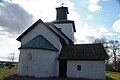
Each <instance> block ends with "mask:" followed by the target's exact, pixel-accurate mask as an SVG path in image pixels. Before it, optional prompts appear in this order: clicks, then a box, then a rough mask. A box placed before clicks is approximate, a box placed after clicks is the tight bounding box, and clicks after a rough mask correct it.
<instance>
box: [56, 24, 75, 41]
mask: <svg viewBox="0 0 120 80" xmlns="http://www.w3.org/2000/svg"><path fill="white" fill-rule="evenodd" d="M54 25H55V26H56V27H58V28H61V30H62V32H63V33H64V34H65V35H66V36H67V37H69V38H70V39H71V40H72V41H74V30H73V25H72V23H61V24H54Z"/></svg>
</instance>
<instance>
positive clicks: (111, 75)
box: [0, 67, 120, 80]
mask: <svg viewBox="0 0 120 80" xmlns="http://www.w3.org/2000/svg"><path fill="white" fill-rule="evenodd" d="M16 71H17V67H13V68H11V69H8V68H0V80H88V79H73V78H70V79H66V78H44V79H43V78H41V79H35V78H27V77H19V76H17V75H14V76H11V75H12V74H16ZM6 76H7V78H5V77H6ZM106 77H107V80H120V72H112V71H107V72H106ZM89 80H90V79H89Z"/></svg>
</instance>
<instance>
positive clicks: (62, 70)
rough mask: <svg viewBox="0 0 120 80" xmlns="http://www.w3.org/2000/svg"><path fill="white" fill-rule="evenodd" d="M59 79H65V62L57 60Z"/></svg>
mask: <svg viewBox="0 0 120 80" xmlns="http://www.w3.org/2000/svg"><path fill="white" fill-rule="evenodd" d="M59 77H67V60H59Z"/></svg>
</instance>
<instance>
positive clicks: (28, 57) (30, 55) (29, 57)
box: [27, 53, 32, 61]
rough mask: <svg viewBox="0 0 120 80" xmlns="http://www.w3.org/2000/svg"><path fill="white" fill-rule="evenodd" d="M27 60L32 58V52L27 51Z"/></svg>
mask: <svg viewBox="0 0 120 80" xmlns="http://www.w3.org/2000/svg"><path fill="white" fill-rule="evenodd" d="M27 60H28V61H31V60H32V54H31V53H28V55H27Z"/></svg>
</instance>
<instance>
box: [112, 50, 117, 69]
mask: <svg viewBox="0 0 120 80" xmlns="http://www.w3.org/2000/svg"><path fill="white" fill-rule="evenodd" d="M113 55H114V66H115V70H117V60H116V51H114V50H113Z"/></svg>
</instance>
